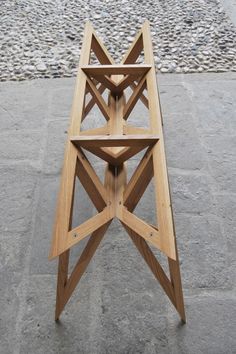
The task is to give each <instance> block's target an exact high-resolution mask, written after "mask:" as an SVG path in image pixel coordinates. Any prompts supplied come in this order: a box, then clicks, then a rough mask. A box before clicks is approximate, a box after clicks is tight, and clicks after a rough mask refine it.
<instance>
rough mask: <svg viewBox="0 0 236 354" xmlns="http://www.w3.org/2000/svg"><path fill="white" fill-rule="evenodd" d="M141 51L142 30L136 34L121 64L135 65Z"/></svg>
mask: <svg viewBox="0 0 236 354" xmlns="http://www.w3.org/2000/svg"><path fill="white" fill-rule="evenodd" d="M142 50H143V37H142V30H141V31H139V33H137V35H136V36H135V38H134V41H133V43H132V44H131V46H130V48H129V50H128V51H127V52H126V53H125V55H124V57H123V59H122V64H132V63H135V62H136V60H137V59H138V57H139V55H140V54H141V52H142Z"/></svg>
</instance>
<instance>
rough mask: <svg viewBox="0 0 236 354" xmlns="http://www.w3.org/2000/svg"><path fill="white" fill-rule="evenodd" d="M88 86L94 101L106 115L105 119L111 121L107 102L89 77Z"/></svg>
mask: <svg viewBox="0 0 236 354" xmlns="http://www.w3.org/2000/svg"><path fill="white" fill-rule="evenodd" d="M87 85H88V89H89V92H90V93H91V95H92V96H93V98H94V100H95V101H96V103H97V105H98V108H99V109H100V111H101V112H102V114H103V115H104V118H105V119H106V120H109V119H110V116H109V110H108V107H107V105H106V102H105V101H104V99H103V97H102V96H101V94H100V93H99V91H98V90H97V88H96V86H95V85H94V83H93V82H92V80H90V79H89V78H88V77H87Z"/></svg>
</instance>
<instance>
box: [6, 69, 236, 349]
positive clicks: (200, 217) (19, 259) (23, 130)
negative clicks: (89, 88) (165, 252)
mask: <svg viewBox="0 0 236 354" xmlns="http://www.w3.org/2000/svg"><path fill="white" fill-rule="evenodd" d="M74 82H75V81H74V79H54V80H46V79H45V80H35V81H31V82H26V81H25V82H22V83H12V82H6V83H1V84H0V116H1V132H0V170H1V173H0V183H1V188H0V199H1V203H0V220H1V222H0V231H1V244H0V247H1V249H0V262H1V263H0V267H1V273H0V277H1V281H0V284H1V286H0V303H1V311H0V336H1V345H0V353H1V354H8V353H14V354H18V353H21V354H26V353H29V354H33V353H34V354H39V353H40V354H45V353H48V354H50V353H70V354H71V353H89V354H95V353H122V354H123V353H135V354H136V353H147V354H150V353H161V354H162V353H163V354H164V353H168V354H178V353H189V354H197V353H199V354H200V353H207V354H229V353H236V336H235V333H236V291H235V290H236V289H235V280H236V260H235V252H236V242H235V233H236V221H235V214H236V208H235V202H236V183H235V178H236V160H235V156H236V133H235V132H236V116H235V110H236V103H235V91H236V74H232V73H224V74H200V75H198V74H191V75H181V74H180V75H174V74H172V75H168V74H167V75H164V76H160V78H159V87H160V97H161V103H162V111H163V119H164V132H165V142H166V150H167V162H168V170H169V174H170V184H171V191H172V198H173V206H174V215H175V222H176V230H177V240H178V246H179V252H180V259H181V270H182V278H183V287H184V294H185V303H186V312H187V324H186V325H181V323H180V321H179V318H178V315H177V313H176V312H175V310H174V309H173V307H172V305H171V304H170V303H169V301H168V299H167V298H166V296H164V294H163V292H162V290H161V288H160V286H159V284H158V283H157V282H156V281H155V279H154V278H153V276H152V274H151V273H150V271H149V269H148V268H147V267H146V265H145V264H144V262H143V261H142V259H141V258H140V256H139V254H138V253H137V252H136V250H135V249H134V247H133V245H132V244H131V242H130V241H129V239H128V237H127V235H126V234H125V232H124V231H123V229H122V228H121V226H120V225H118V224H117V223H114V224H112V226H111V227H110V229H109V232H108V235H107V237H106V238H105V239H104V241H103V242H102V244H101V246H100V248H99V250H98V252H97V254H96V256H95V258H94V259H93V261H92V262H91V264H90V266H89V268H88V270H87V272H86V275H85V276H84V277H83V278H82V280H81V283H80V284H79V286H78V288H77V289H76V291H75V293H74V295H73V297H72V299H71V301H70V302H69V303H68V305H67V306H66V309H65V311H64V312H63V314H62V316H61V321H60V323H55V322H54V306H55V292H56V266H57V264H56V263H57V262H56V261H52V262H50V263H49V262H48V260H47V255H48V251H49V245H50V239H51V230H52V224H53V218H54V211H55V203H56V194H57V190H58V181H59V175H60V169H61V165H62V158H63V150H64V142H65V139H66V130H67V126H68V116H69V111H70V106H71V101H72V93H73V88H74ZM143 112H144V110H143V108H140V110H139V114H140V116H141V115H142V114H143ZM90 118H91V119H90V121H91V122H92V119H94V120H96V119H98V118H97V113H96V112H95V113H94V115H91V117H90ZM97 168H98V171H100V172H101V171H102V170H101V169H102V166H101V164H99V163H97ZM78 202H79V203H78ZM77 203H78V209H77V210H78V215H76V216H75V219H76V218H78V219H81V220H82V219H83V218H86V217H87V216H88V215H91V213H93V208H92V206H91V205H90V203H89V202H88V201H87V199H86V197H85V195H84V194H83V193H80V194H79V200H77ZM151 203H152V193H151V190H148V191H147V194H146V195H145V196H144V202H143V204H140V208H139V210H137V213H140V215H141V214H142V215H144V217H145V218H147V219H150V218H153V217H154V215H152V213H151V210H152V208H151ZM76 205H77V204H76ZM81 247H82V245H80V246H78V247H75V248H74V249H73V252H72V263H71V266H73V262H75V260H76V257H77V256H78V254H79V253H80V251H81ZM161 262H164V258H163V257H162V258H161ZM164 266H165V264H164Z"/></svg>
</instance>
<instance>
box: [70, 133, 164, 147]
mask: <svg viewBox="0 0 236 354" xmlns="http://www.w3.org/2000/svg"><path fill="white" fill-rule="evenodd" d="M158 139H159V138H158V136H154V135H108V136H104V135H95V136H80V135H78V136H72V137H71V138H70V140H71V142H72V143H73V144H75V145H76V146H77V147H80V146H81V147H83V148H87V147H110V146H113V147H118V146H131V147H135V146H152V145H154V144H155V143H156V142H157V141H158Z"/></svg>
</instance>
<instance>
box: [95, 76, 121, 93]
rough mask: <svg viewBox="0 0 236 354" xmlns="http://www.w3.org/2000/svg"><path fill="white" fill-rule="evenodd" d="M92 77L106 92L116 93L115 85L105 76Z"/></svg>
mask: <svg viewBox="0 0 236 354" xmlns="http://www.w3.org/2000/svg"><path fill="white" fill-rule="evenodd" d="M93 77H94V78H95V79H97V81H98V82H100V83H102V84H103V85H104V86H105V87H106V88H107V89H108V90H110V91H112V92H113V93H116V92H117V85H116V84H115V83H114V81H113V80H112V79H110V78H109V77H108V76H107V75H93Z"/></svg>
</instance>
